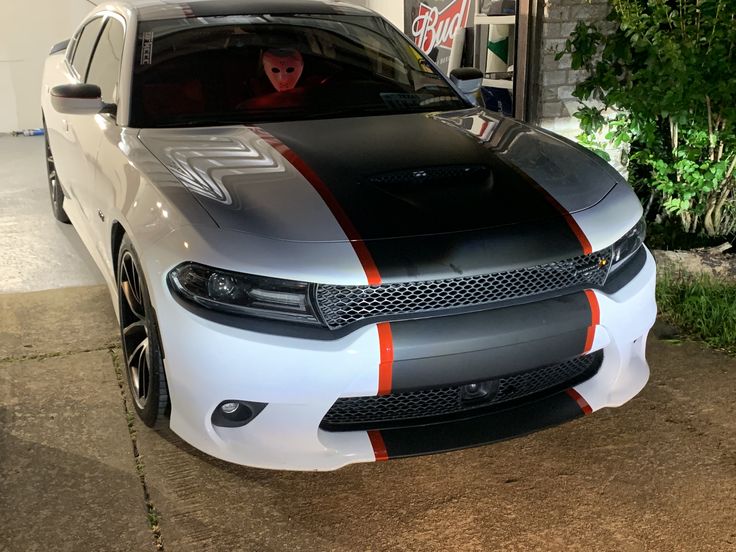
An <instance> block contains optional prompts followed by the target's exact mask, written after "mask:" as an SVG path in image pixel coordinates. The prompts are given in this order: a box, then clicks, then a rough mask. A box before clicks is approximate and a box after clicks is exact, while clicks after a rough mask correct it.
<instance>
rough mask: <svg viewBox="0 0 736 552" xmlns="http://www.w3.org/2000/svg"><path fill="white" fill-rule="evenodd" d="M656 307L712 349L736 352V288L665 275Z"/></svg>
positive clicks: (712, 281)
mask: <svg viewBox="0 0 736 552" xmlns="http://www.w3.org/2000/svg"><path fill="white" fill-rule="evenodd" d="M657 304H658V306H659V309H660V314H661V315H662V316H663V318H664V319H665V320H668V321H669V322H672V323H673V324H674V325H675V326H678V327H679V328H680V329H682V330H683V331H684V332H685V333H686V334H688V335H692V336H693V337H697V338H699V339H702V340H703V341H705V342H706V343H708V344H709V345H711V346H713V347H718V348H720V349H726V350H728V351H730V352H736V285H735V284H733V283H730V284H729V283H724V282H719V281H716V280H714V279H712V278H706V277H700V278H692V277H677V276H672V275H667V274H665V275H663V276H661V277H660V279H659V281H658V283H657Z"/></svg>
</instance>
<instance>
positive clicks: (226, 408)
mask: <svg viewBox="0 0 736 552" xmlns="http://www.w3.org/2000/svg"><path fill="white" fill-rule="evenodd" d="M238 408H240V403H236V402H226V403H223V404H222V406H220V410H222V413H223V414H225V415H226V416H230V415H231V414H235V412H237V410H238Z"/></svg>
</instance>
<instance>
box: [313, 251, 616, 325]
mask: <svg viewBox="0 0 736 552" xmlns="http://www.w3.org/2000/svg"><path fill="white" fill-rule="evenodd" d="M610 266H611V249H610V248H608V249H605V250H603V251H598V252H596V253H591V254H589V255H581V256H579V257H574V258H572V259H566V260H562V261H555V262H552V263H548V264H544V265H537V266H533V267H528V268H520V269H516V270H509V271H507V272H496V273H491V274H486V275H482V276H469V277H460V278H451V279H446V280H427V281H419V282H402V283H395V284H382V285H380V286H339V285H329V284H320V285H318V286H317V288H316V292H315V294H316V302H317V309H318V310H319V312H320V315H321V317H322V319H323V320H324V322H325V324H326V325H327V327H328V328H330V329H331V330H337V329H340V328H344V327H345V326H348V325H350V324H354V323H356V322H360V321H362V320H365V319H368V318H386V317H388V318H390V317H391V316H399V315H407V314H417V313H423V312H428V311H442V310H449V309H456V308H463V307H473V306H478V305H489V304H493V303H498V302H501V301H509V300H514V299H522V298H526V297H533V296H535V295H541V294H544V293H549V292H556V291H564V290H568V289H575V288H585V287H599V286H602V285H603V284H604V283H605V282H606V278H607V277H608V272H609V270H610Z"/></svg>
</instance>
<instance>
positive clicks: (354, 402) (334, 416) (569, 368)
mask: <svg viewBox="0 0 736 552" xmlns="http://www.w3.org/2000/svg"><path fill="white" fill-rule="evenodd" d="M602 362H603V353H602V352H600V351H599V352H596V353H592V354H590V355H585V356H581V357H577V358H574V359H572V360H568V361H566V362H562V363H560V364H552V365H549V366H544V367H542V368H537V369H534V370H530V371H528V372H523V373H521V374H515V375H513V376H508V377H504V378H500V379H497V380H493V381H492V382H490V383H491V388H492V389H493V390H494V391H495V393H492V394H491V395H490V397H489V398H488V399H486V400H484V401H464V400H463V391H462V390H463V387H464V386H461V385H458V386H452V387H440V388H433V389H422V390H420V391H412V392H408V393H394V394H391V395H383V396H372V397H351V398H345V399H338V400H337V402H335V404H334V405H333V406H332V408H331V409H330V410H329V412H327V414H326V415H325V417H324V418H323V419H322V428H323V429H327V430H331V431H347V430H358V429H361V430H363V429H374V428H378V427H380V426H382V425H386V424H387V423H388V424H389V425H410V424H412V423H418V422H419V421H420V420H426V419H428V418H438V417H442V416H449V415H452V414H458V413H463V412H468V411H472V410H476V409H479V408H485V407H488V406H492V405H498V404H500V403H504V402H507V401H512V400H515V399H521V398H523V397H527V396H529V395H533V394H536V393H540V392H542V391H547V390H551V389H553V388H557V387H560V386H563V385H572V384H574V383H577V382H578V381H583V380H585V379H588V378H590V377H592V376H593V375H594V374H595V373H596V372H597V371H598V369H599V368H600V366H601V363H602Z"/></svg>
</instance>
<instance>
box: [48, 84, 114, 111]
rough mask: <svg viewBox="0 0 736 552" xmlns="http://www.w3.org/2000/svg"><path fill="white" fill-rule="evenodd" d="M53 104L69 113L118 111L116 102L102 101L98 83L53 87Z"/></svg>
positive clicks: (57, 108) (59, 109)
mask: <svg viewBox="0 0 736 552" xmlns="http://www.w3.org/2000/svg"><path fill="white" fill-rule="evenodd" d="M51 105H53V106H54V109H55V110H56V111H58V112H59V113H65V114H67V115H94V114H97V113H112V114H113V115H114V114H115V112H116V111H117V106H116V105H115V104H107V103H105V102H103V101H102V91H101V90H100V87H99V86H97V85H96V84H60V85H59V86H54V87H53V88H52V89H51Z"/></svg>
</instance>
